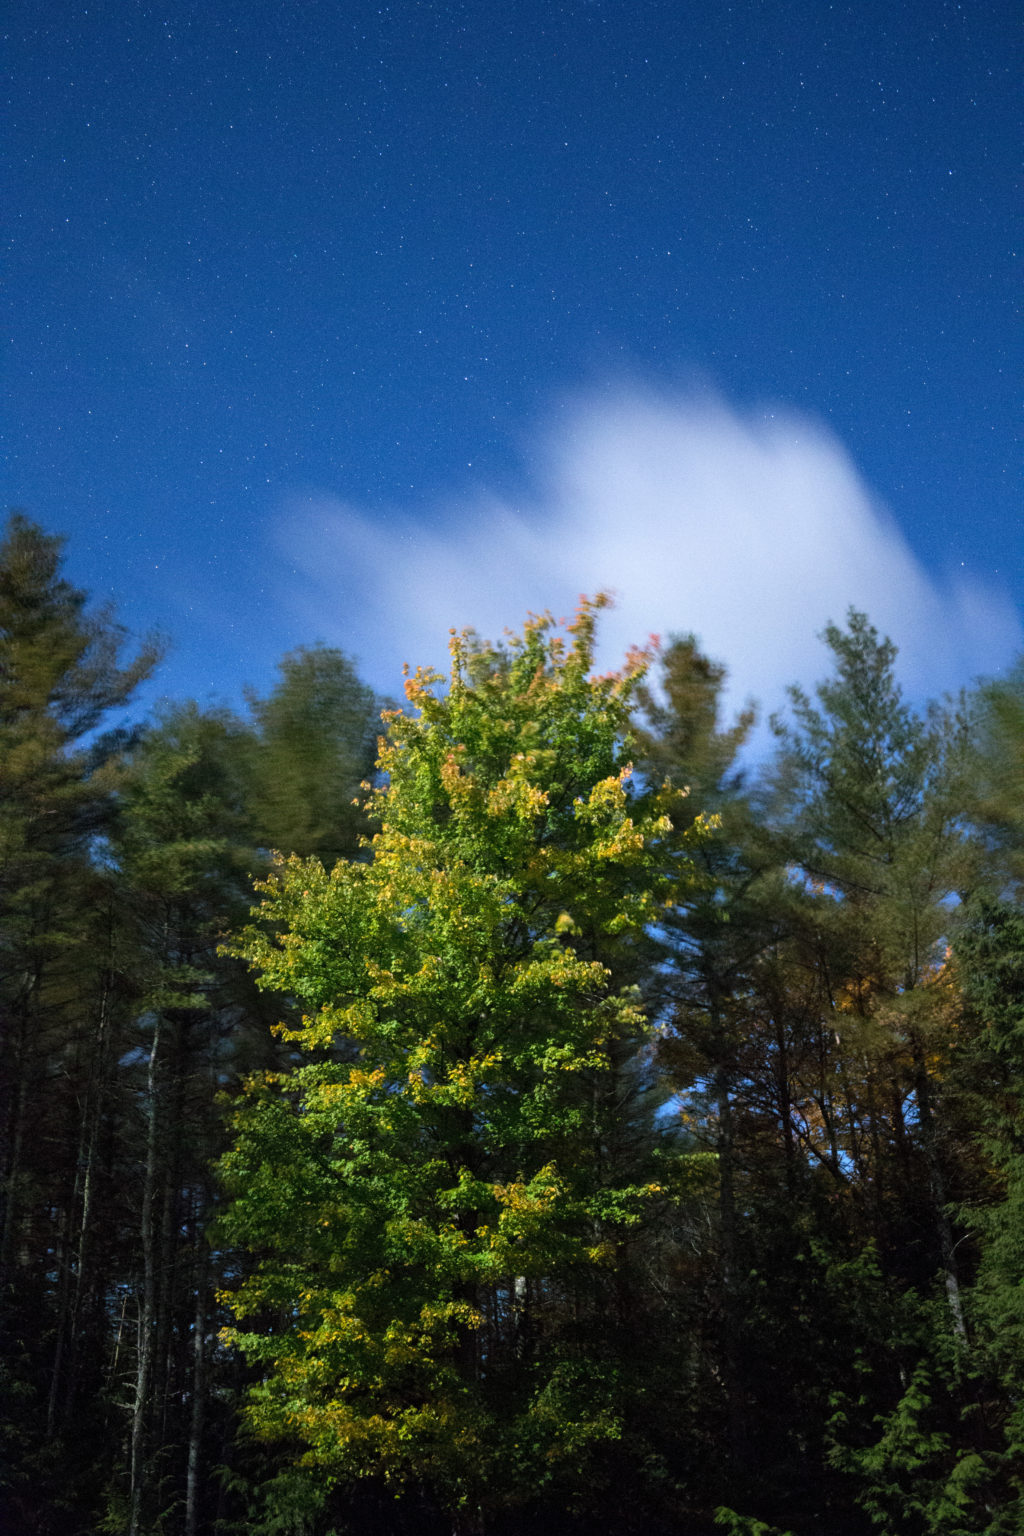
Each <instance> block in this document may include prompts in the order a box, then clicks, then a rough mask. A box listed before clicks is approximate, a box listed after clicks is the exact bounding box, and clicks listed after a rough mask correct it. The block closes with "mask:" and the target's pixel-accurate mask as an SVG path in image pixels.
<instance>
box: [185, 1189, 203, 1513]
mask: <svg viewBox="0 0 1024 1536" xmlns="http://www.w3.org/2000/svg"><path fill="white" fill-rule="evenodd" d="M201 1193H202V1192H200V1197H201ZM196 1205H197V1209H196V1215H195V1223H194V1227H193V1231H194V1243H195V1253H196V1266H195V1269H196V1272H195V1285H196V1309H195V1318H194V1321H193V1325H192V1326H193V1334H192V1413H191V1417H190V1420H189V1432H188V1468H187V1473H186V1483H185V1536H196V1531H197V1529H198V1519H199V1480H200V1473H201V1470H202V1463H201V1455H202V1443H203V1421H204V1418H205V1414H206V1300H207V1297H206V1271H207V1253H206V1239H205V1235H204V1233H203V1231H202V1228H201V1225H200V1215H201V1212H200V1210H199V1209H198V1206H199V1197H197V1201H196Z"/></svg>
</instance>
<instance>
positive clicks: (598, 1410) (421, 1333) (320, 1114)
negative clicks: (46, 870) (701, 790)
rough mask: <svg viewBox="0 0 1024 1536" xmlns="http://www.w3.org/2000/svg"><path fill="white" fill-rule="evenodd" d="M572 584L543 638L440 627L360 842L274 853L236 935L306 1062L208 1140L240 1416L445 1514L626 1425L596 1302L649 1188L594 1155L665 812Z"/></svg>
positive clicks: (566, 1466)
mask: <svg viewBox="0 0 1024 1536" xmlns="http://www.w3.org/2000/svg"><path fill="white" fill-rule="evenodd" d="M596 606H598V605H593V606H588V607H585V608H584V609H583V610H582V611H581V613H580V615H579V617H578V618H577V620H576V622H575V624H574V625H573V626H571V628H570V632H569V636H568V639H567V640H566V639H563V638H562V637H561V636H560V635H558V634H557V633H555V632H553V630H552V628H551V624H550V621H549V620H546V619H538V620H533V621H531V622H530V624H529V625H528V626H527V628H526V630H525V633H524V634H523V636H522V637H521V638H515V639H513V640H512V641H511V642H510V643H509V645H508V646H507V648H495V647H491V646H487V645H483V644H481V643H479V642H477V641H475V640H474V639H472V638H471V637H467V636H463V637H462V638H453V641H452V670H451V677H450V680H449V683H448V687H447V689H446V690H442V689H440V688H439V686H438V685H439V684H440V682H441V681H442V680H441V679H440V677H438V676H437V675H436V674H430V673H424V672H418V673H416V674H415V676H414V677H412V678H411V679H410V680H409V681H408V682H407V694H408V697H409V700H410V703H411V704H412V705H413V706H414V707H415V709H416V710H417V713H416V714H405V713H398V712H394V713H392V714H391V715H390V717H389V724H388V734H387V738H386V741H385V742H384V744H383V746H382V751H381V757H380V763H379V766H380V771H381V774H382V777H383V783H382V785H381V787H380V788H379V789H378V790H377V791H376V792H375V793H374V794H373V796H372V809H371V814H372V816H373V817H374V818H375V819H376V820H377V821H378V823H379V825H380V831H379V832H378V833H377V834H376V836H375V837H374V839H373V842H372V846H371V852H372V859H371V860H370V861H369V862H352V861H348V862H341V863H339V864H338V865H337V866H336V867H335V869H334V870H333V872H332V873H331V874H329V875H328V874H327V873H325V872H324V870H323V868H322V867H321V866H320V865H319V864H318V863H317V862H315V861H305V862H303V861H299V860H291V861H288V862H287V863H281V864H279V865H278V866H277V868H276V870H275V871H274V873H273V875H272V877H271V879H270V881H269V882H268V883H267V885H266V886H265V888H264V889H265V900H264V903H263V906H262V908H261V909H260V925H259V926H258V927H256V928H253V929H251V930H250V931H249V932H248V934H247V935H246V937H245V938H244V940H243V941H242V942H241V944H240V946H239V948H240V952H241V953H243V954H244V955H245V956H246V957H247V958H248V959H249V960H250V962H251V963H252V964H253V965H254V966H255V967H256V968H257V969H258V971H259V973H260V976H261V979H262V982H263V984H264V985H265V986H268V987H271V988H275V989H277V990H279V991H283V992H285V993H291V994H293V995H296V996H297V997H298V998H300V999H301V1001H302V1003H303V1004H304V1006H305V1007H306V1008H307V1009H308V1013H307V1016H306V1017H305V1018H304V1020H303V1022H302V1024H301V1026H299V1027H297V1028H292V1029H289V1030H287V1031H286V1035H287V1038H288V1039H290V1040H291V1041H293V1042H294V1044H295V1045H297V1046H298V1047H300V1048H301V1050H302V1051H303V1052H305V1053H306V1054H307V1056H308V1061H307V1063H306V1064H305V1065H301V1066H297V1067H296V1068H294V1069H293V1070H290V1071H287V1072H283V1073H276V1074H268V1075H263V1076H258V1077H255V1078H253V1079H252V1080H251V1081H250V1082H249V1084H248V1086H247V1090H246V1092H245V1094H244V1096H243V1097H242V1098H241V1100H240V1101H239V1103H238V1105H237V1107H236V1110H235V1136H236V1140H235V1145H234V1147H233V1149H232V1150H231V1152H230V1153H229V1154H228V1156H227V1158H226V1159H225V1162H224V1177H225V1180H226V1183H227V1188H228V1191H229V1193H230V1195H231V1197H232V1199H231V1206H230V1210H229V1212H228V1214H227V1216H226V1218H225V1221H224V1225H223V1235H224V1236H226V1237H228V1238H229V1239H230V1240H231V1241H233V1242H235V1243H237V1244H240V1245H242V1246H244V1247H245V1248H247V1249H248V1250H249V1251H250V1252H251V1253H253V1254H254V1255H256V1256H257V1258H258V1264H257V1267H256V1271H255V1273H254V1274H253V1275H252V1277H251V1278H250V1279H248V1280H247V1281H246V1282H245V1283H244V1284H243V1285H242V1286H241V1287H240V1288H239V1289H238V1290H237V1291H236V1292H235V1293H234V1294H233V1295H232V1296H231V1298H230V1306H231V1309H232V1310H233V1312H234V1314H235V1317H236V1319H237V1321H238V1327H237V1329H236V1330H235V1331H234V1332H233V1334H232V1335H231V1336H232V1338H233V1339H234V1341H235V1342H236V1343H237V1344H238V1345H239V1346H240V1347H241V1348H242V1349H243V1350H244V1351H245V1352H246V1354H247V1355H248V1357H249V1358H250V1360H252V1361H254V1362H257V1363H258V1365H259V1369H260V1373H261V1377H262V1379H261V1381H260V1383H259V1385H258V1386H257V1387H255V1388H254V1390H253V1392H252V1395H251V1400H250V1406H249V1415H250V1420H251V1422H252V1423H253V1425H254V1426H255V1427H256V1428H257V1430H258V1431H259V1432H260V1433H262V1434H263V1435H265V1436H266V1437H267V1438H270V1439H279V1440H286V1441H290V1442H291V1443H293V1444H294V1446H295V1448H296V1456H297V1457H300V1458H301V1459H302V1460H303V1461H304V1463H305V1464H306V1465H307V1466H310V1467H313V1468H318V1469H320V1474H321V1476H322V1477H323V1479H324V1480H325V1481H327V1482H330V1481H331V1480H339V1479H340V1480H343V1481H344V1480H352V1479H357V1478H361V1477H372V1476H377V1477H383V1478H385V1479H386V1480H388V1481H389V1482H392V1483H394V1484H402V1483H404V1482H410V1483H411V1484H413V1485H419V1486H421V1487H426V1488H427V1489H429V1491H430V1492H431V1494H432V1496H433V1497H434V1498H435V1500H436V1501H437V1502H438V1504H439V1506H440V1507H442V1508H444V1509H447V1510H448V1511H449V1512H450V1515H451V1517H452V1519H453V1520H454V1526H455V1529H456V1530H457V1531H478V1530H482V1529H483V1528H484V1526H485V1524H486V1523H487V1521H488V1519H489V1518H490V1517H491V1516H492V1515H494V1513H495V1512H496V1511H498V1510H500V1509H501V1508H503V1507H515V1506H516V1505H521V1504H524V1503H526V1502H528V1501H529V1500H530V1499H531V1498H535V1497H536V1496H537V1494H538V1493H539V1492H543V1490H544V1489H546V1488H550V1487H552V1486H553V1485H554V1486H556V1487H557V1486H558V1484H559V1482H560V1480H563V1479H566V1478H568V1479H569V1481H570V1483H571V1484H573V1485H574V1486H577V1487H578V1486H580V1485H581V1484H582V1483H584V1482H585V1480H586V1476H587V1469H588V1468H590V1469H591V1472H592V1473H596V1470H597V1468H598V1465H599V1462H598V1456H599V1453H600V1452H601V1450H602V1448H603V1447H605V1446H607V1445H608V1444H609V1443H612V1442H614V1441H615V1440H616V1439H617V1438H618V1437H620V1436H621V1435H622V1433H623V1422H622V1405H621V1402H620V1400H619V1395H618V1391H617V1380H616V1378H617V1364H616V1361H615V1360H614V1359H611V1358H602V1356H601V1352H600V1349H599V1348H598V1350H597V1355H596V1358H595V1357H594V1353H593V1350H594V1345H593V1342H592V1341H593V1338H594V1331H593V1326H592V1325H593V1324H594V1322H595V1319H600V1318H601V1317H602V1316H603V1315H605V1314H606V1313H608V1312H609V1311H613V1310H614V1307H615V1291H616V1279H617V1260H618V1256H619V1254H620V1239H621V1237H622V1235H623V1234H624V1233H626V1232H628V1231H629V1230H630V1229H631V1228H632V1227H634V1226H635V1225H636V1224H637V1223H639V1221H640V1220H641V1217H642V1215H643V1212H644V1211H645V1209H646V1208H647V1207H648V1206H649V1205H650V1204H651V1202H652V1201H655V1200H658V1199H659V1198H663V1197H664V1194H665V1191H664V1189H663V1188H662V1187H661V1186H659V1185H658V1183H657V1182H655V1181H654V1180H648V1181H647V1182H646V1183H641V1182H638V1181H636V1180H635V1179H633V1178H629V1177H626V1178H623V1175H622V1171H621V1169H620V1168H619V1167H617V1166H616V1165H615V1163H614V1161H612V1160H611V1159H610V1158H609V1156H608V1149H609V1145H610V1136H611V1132H612V1129H613V1126H612V1123H611V1117H612V1115H613V1113H614V1107H613V1105H611V1104H610V1102H609V1096H608V1094H607V1093H606V1092H605V1089H606V1087H607V1085H608V1083H609V1082H610V1081H612V1080H614V1077H615V1073H616V1070H617V1068H618V1067H620V1066H621V1064H622V1059H623V1055H624V1054H626V1053H631V1052H634V1051H635V1049H636V1045H637V1042H638V1040H639V1039H640V1038H641V1037H642V1035H643V1032H644V1028H645V1025H644V1020H643V1016H642V1012H641V1009H640V1007H639V1006H638V999H637V996H636V993H635V989H634V988H632V987H630V986H628V985H627V986H626V987H623V985H622V982H621V978H622V976H623V975H626V976H628V975H629V974H630V973H631V970H632V969H633V955H634V952H635V950H636V949H637V947H638V946H639V945H640V943H641V941H642V935H643V930H644V928H645V925H646V924H647V923H648V922H649V921H650V919H651V918H652V916H653V915H654V912H655V902H654V898H653V897H652V894H651V890H650V884H651V842H652V839H653V838H655V837H657V836H660V835H663V834H664V832H665V831H666V827H667V824H666V822H665V821H664V820H661V821H660V822H659V821H654V820H651V819H650V818H645V817H644V816H643V815H642V814H641V812H640V810H639V809H638V806H637V804H636V803H634V801H633V800H632V798H631V790H630V784H629V767H628V763H627V760H626V746H625V742H626V738H627V735H628V713H629V707H630V701H631V697H632V694H633V692H634V689H635V686H636V682H637V679H638V677H639V675H640V662H639V659H634V660H632V661H631V662H630V663H629V665H628V666H627V668H626V670H625V671H624V672H623V673H621V674H618V675H611V676H606V677H601V678H597V677H592V676H591V675H590V670H591V661H592V640H593V628H594V620H595V612H594V608H595V607H596ZM339 1036H340V1037H343V1038H344V1039H348V1040H351V1041H352V1042H354V1044H355V1057H354V1059H352V1060H350V1061H347V1062H345V1061H339V1060H338V1059H337V1056H336V1055H333V1056H332V1054H331V1047H332V1045H333V1044H334V1042H335V1041H336V1040H337V1039H338V1037H339ZM588 1330H589V1337H588ZM598 1332H599V1330H598Z"/></svg>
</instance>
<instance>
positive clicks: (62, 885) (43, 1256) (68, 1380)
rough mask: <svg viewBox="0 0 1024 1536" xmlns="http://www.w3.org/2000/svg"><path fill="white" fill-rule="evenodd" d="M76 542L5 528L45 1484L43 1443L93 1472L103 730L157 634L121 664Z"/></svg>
mask: <svg viewBox="0 0 1024 1536" xmlns="http://www.w3.org/2000/svg"><path fill="white" fill-rule="evenodd" d="M61 551H62V541H61V540H60V539H58V538H54V537H52V536H50V535H47V534H45V533H44V532H43V531H42V530H41V529H40V528H38V527H37V526H36V525H35V524H33V523H31V522H30V521H29V520H28V519H27V518H25V517H23V516H21V515H19V514H14V515H12V517H11V518H10V519H9V521H8V524H7V527H6V531H5V534H4V537H3V540H2V542H0V1172H2V1184H0V1187H2V1210H0V1307H2V1309H3V1320H2V1324H0V1329H2V1340H0V1343H2V1353H3V1357H4V1359H5V1360H6V1361H7V1362H8V1371H9V1375H8V1377H7V1381H6V1383H5V1387H6V1391H5V1393H4V1396H5V1398H6V1401H5V1402H4V1405H3V1409H2V1418H3V1421H4V1425H5V1428H6V1430H7V1432H8V1433H9V1434H10V1437H11V1443H10V1445H9V1447H8V1451H9V1454H8V1455H7V1457H6V1458H5V1461H6V1466H7V1469H8V1471H7V1474H6V1475H7V1477H8V1480H9V1486H11V1487H12V1488H13V1487H17V1485H18V1481H19V1478H21V1479H22V1480H23V1482H24V1486H25V1487H26V1488H30V1485H32V1484H34V1483H35V1482H36V1481H37V1480H38V1481H41V1482H42V1483H43V1484H44V1485H45V1483H46V1482H47V1481H48V1480H49V1479H48V1475H47V1473H46V1471H45V1470H44V1468H43V1467H42V1464H41V1463H40V1462H39V1460H38V1457H39V1456H40V1455H53V1456H54V1457H56V1458H58V1459H61V1458H62V1445H63V1446H64V1449H65V1452H66V1454H63V1477H64V1493H65V1494H68V1495H69V1496H70V1493H69V1491H70V1490H71V1489H73V1488H74V1486H75V1483H76V1480H77V1479H78V1478H79V1476H80V1475H81V1476H82V1477H84V1478H86V1479H88V1478H89V1476H90V1475H91V1467H90V1464H89V1463H90V1454H89V1441H88V1437H87V1436H85V1435H81V1434H80V1435H78V1436H77V1437H76V1438H75V1440H74V1441H73V1443H72V1442H62V1441H61V1439H60V1432H61V1430H62V1428H63V1427H64V1425H65V1424H66V1423H67V1422H68V1421H69V1415H70V1412H71V1408H72V1406H73V1404H74V1402H75V1400H76V1397H78V1396H79V1395H80V1394H79V1388H80V1385H81V1383H80V1376H81V1370H82V1367H83V1362H84V1358H85V1354H86V1353H87V1352H88V1348H89V1343H90V1341H89V1337H88V1334H89V1330H88V1329H87V1328H86V1326H85V1318H86V1313H87V1311H88V1310H89V1308H90V1307H91V1306H92V1305H93V1300H94V1295H95V1292H94V1287H93V1280H94V1268H93V1264H92V1260H91V1258H90V1254H89V1240H90V1236H91V1234H90V1226H91V1222H92V1220H93V1216H94V1212H95V1205H94V1197H95V1174H96V1168H97V1156H98V1150H99V1143H100V1138H101V1132H102V1127H103V1121H104V1116H105V1113H106V1110H107V1108H108V1105H109V1095H110V1093H111V1074H112V1071H113V1067H114V1063H115V1059H116V1058H115V1053H114V1050H113V1036H112V1031H113V1022H112V1021H113V1009H114V1003H115V999H114V993H115V992H116V981H115V977H114V974H113V971H112V967H111V963H110V942H109V936H110V892H109V887H108V884H107V881H106V878H105V875H104V873H103V870H102V868H101V866H100V864H99V862H98V861H97V859H96V857H95V852H96V848H97V843H98V840H99V839H101V838H102V836H103V834H104V833H105V831H106V830H107V829H108V827H109V824H110V817H111V813H112V795H111V791H112V785H113V776H112V770H113V768H114V766H115V764H116V761H117V758H118V755H119V751H120V748H121V747H122V746H123V744H124V737H123V735H122V736H120V737H119V736H117V735H115V736H114V737H113V738H111V737H103V736H100V735H98V734H97V731H98V728H99V727H100V726H101V725H102V724H103V723H104V719H105V717H106V716H107V715H108V714H109V713H110V712H111V711H113V710H119V709H121V708H122V707H123V706H124V705H125V704H126V703H127V702H128V701H129V699H130V698H131V695H132V693H133V690H134V689H135V688H136V686H137V685H138V684H139V683H140V682H141V681H142V680H143V679H144V678H145V677H146V676H147V675H148V674H149V672H150V671H151V670H152V668H153V666H154V664H155V661H156V659H157V647H156V646H155V645H153V644H148V645H145V646H143V647H142V648H141V649H140V651H139V652H138V654H137V655H136V657H135V658H134V660H130V661H128V662H126V663H124V664H122V661H121V655H122V652H123V650H124V648H125V642H126V635H125V633H124V631H123V630H122V629H121V628H120V627H119V626H118V625H117V624H116V623H115V621H114V619H113V616H112V614H111V613H110V611H109V610H99V611H94V612H90V610H89V609H88V607H87V601H86V596H85V594H84V593H82V592H80V591H78V590H77V589H76V588H74V587H73V586H72V585H71V584H70V583H69V582H67V581H66V580H65V579H64V578H63V577H62V575H61ZM72 1317H73V1318H74V1319H75V1324H76V1328H75V1331H74V1332H71V1331H69V1328H68V1321H69V1319H70V1318H72ZM83 1333H85V1334H86V1337H85V1338H82V1337H80V1335H81V1334H83ZM47 1438H48V1439H49V1442H50V1449H49V1451H48V1452H41V1451H40V1449H39V1447H40V1446H41V1445H42V1444H43V1442H44V1440H46V1439H47ZM33 1460H35V1468H34V1470H33ZM24 1496H25V1497H29V1498H32V1497H36V1496H37V1495H36V1492H35V1490H34V1489H31V1491H29V1492H27V1493H26V1494H25V1495H24ZM15 1497H16V1495H15V1493H14V1492H11V1494H10V1498H11V1499H12V1500H13V1499H14V1498H15Z"/></svg>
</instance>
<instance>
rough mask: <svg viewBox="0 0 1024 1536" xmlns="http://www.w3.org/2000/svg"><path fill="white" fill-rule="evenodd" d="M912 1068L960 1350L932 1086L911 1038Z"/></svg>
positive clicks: (961, 1325)
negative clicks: (912, 1051)
mask: <svg viewBox="0 0 1024 1536" xmlns="http://www.w3.org/2000/svg"><path fill="white" fill-rule="evenodd" d="M914 1070H915V1075H916V1081H915V1084H914V1088H915V1092H916V1094H917V1109H918V1115H919V1117H920V1122H921V1145H922V1147H923V1149H924V1157H925V1166H926V1167H927V1169H928V1183H929V1186H930V1190H931V1197H932V1205H933V1208H934V1221H935V1233H936V1236H937V1238H938V1241H939V1253H940V1255H941V1259H942V1271H943V1277H944V1279H945V1282H946V1304H947V1306H948V1308H949V1318H950V1322H951V1324H952V1328H953V1334H954V1337H955V1338H956V1341H957V1344H958V1345H959V1346H960V1348H961V1349H966V1348H967V1343H968V1340H967V1323H966V1320H965V1318H964V1309H963V1302H962V1300H961V1297H960V1280H959V1277H958V1275H957V1268H956V1250H955V1247H954V1244H953V1227H952V1224H951V1222H950V1219H949V1211H948V1210H947V1206H946V1181H945V1179H944V1178H943V1174H942V1162H941V1159H940V1157H939V1147H938V1137H937V1135H936V1130H935V1116H934V1113H933V1110H932V1102H931V1088H930V1085H929V1082H928V1069H927V1066H926V1065H925V1060H924V1052H923V1051H922V1049H921V1046H920V1044H919V1043H918V1042H917V1041H916V1040H915V1041H914Z"/></svg>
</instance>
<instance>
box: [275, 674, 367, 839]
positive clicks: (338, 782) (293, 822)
mask: <svg viewBox="0 0 1024 1536" xmlns="http://www.w3.org/2000/svg"><path fill="white" fill-rule="evenodd" d="M280 673H281V677H280V681H279V682H278V684H277V687H276V688H275V689H274V690H273V692H272V693H271V694H270V695H269V696H268V697H267V698H265V699H261V698H259V697H257V696H255V695H253V696H252V697H251V698H250V701H249V703H250V708H251V710H252V714H253V718H254V721H255V725H256V730H257V739H258V747H257V751H256V753H255V756H254V759H253V768H252V788H251V791H250V800H251V809H252V814H253V818H254V821H255V824H256V826H257V827H258V829H259V831H260V834H261V836H262V837H263V839H264V841H265V845H266V846H267V847H269V848H275V849H278V850H279V851H281V852H284V853H286V854H288V853H297V854H300V855H301V856H302V857H303V858H310V857H313V856H316V857H317V858H319V859H320V860H321V861H322V862H323V864H324V865H325V866H326V867H327V868H328V869H330V868H331V867H332V866H333V865H334V864H335V863H336V861H337V860H338V859H341V858H346V859H350V858H352V857H354V855H355V853H356V851H357V849H358V846H359V839H360V837H361V836H362V835H363V834H364V833H365V832H366V831H367V830H368V829H367V826H366V822H365V820H364V817H363V815H362V812H361V811H360V809H359V805H358V803H357V802H358V796H359V787H360V784H361V783H362V781H363V780H364V779H367V778H369V776H370V775H371V773H372V772H373V765H374V761H375V759H376V755H377V732H378V729H379V725H380V705H379V703H378V701H377V699H376V698H375V696H374V693H373V691H372V689H370V688H367V687H366V685H365V684H364V683H362V682H360V680H359V678H358V676H357V675H356V672H355V668H354V667H353V665H352V662H351V661H350V660H349V658H348V657H347V656H345V655H344V654H343V652H341V651H337V650H331V649H329V648H328V647H327V646H323V645H316V646H312V647H309V648H302V649H300V650H297V651H292V652H290V653H289V654H288V655H287V656H285V657H284V659H283V660H282V661H281V663H280Z"/></svg>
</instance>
